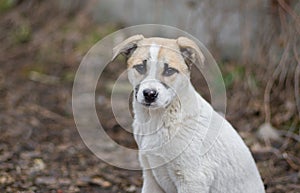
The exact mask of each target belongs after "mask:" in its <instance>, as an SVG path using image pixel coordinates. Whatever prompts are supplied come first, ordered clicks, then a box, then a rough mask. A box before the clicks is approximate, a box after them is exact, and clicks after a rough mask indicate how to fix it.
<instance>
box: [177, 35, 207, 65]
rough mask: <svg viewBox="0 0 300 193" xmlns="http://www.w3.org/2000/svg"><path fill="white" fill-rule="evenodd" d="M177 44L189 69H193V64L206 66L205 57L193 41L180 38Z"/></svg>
mask: <svg viewBox="0 0 300 193" xmlns="http://www.w3.org/2000/svg"><path fill="white" fill-rule="evenodd" d="M177 44H178V46H179V48H180V52H181V54H182V56H183V58H184V61H185V63H186V64H187V66H188V67H189V69H191V67H192V64H193V63H195V62H198V63H199V64H201V65H204V60H205V58H204V55H203V53H202V52H201V50H200V48H199V47H198V46H197V44H196V43H195V42H194V41H193V40H191V39H189V38H186V37H179V38H178V39H177Z"/></svg>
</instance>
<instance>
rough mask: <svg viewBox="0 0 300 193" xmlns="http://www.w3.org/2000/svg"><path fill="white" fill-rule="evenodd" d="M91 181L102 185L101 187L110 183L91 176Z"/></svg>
mask: <svg viewBox="0 0 300 193" xmlns="http://www.w3.org/2000/svg"><path fill="white" fill-rule="evenodd" d="M91 183H92V184H95V185H99V186H102V187H103V188H108V187H110V186H111V185H112V184H111V183H110V182H109V181H106V180H104V179H102V178H100V177H93V178H92V180H91Z"/></svg>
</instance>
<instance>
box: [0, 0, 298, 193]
mask: <svg viewBox="0 0 300 193" xmlns="http://www.w3.org/2000/svg"><path fill="white" fill-rule="evenodd" d="M148 23H156V24H164V25H170V26H174V27H178V28H179V29H182V30H185V31H187V32H189V33H190V34H192V35H194V36H195V37H196V38H198V39H199V40H200V41H201V42H203V43H204V45H205V46H206V47H207V48H208V49H209V51H210V52H211V54H212V55H213V57H214V58H215V59H216V61H217V63H218V65H219V67H220V69H221V72H222V75H223V78H224V81H225V86H226V91H227V99H228V101H227V114H226V118H227V119H228V120H229V121H230V122H231V123H232V124H233V126H234V127H235V128H236V129H237V130H238V132H239V133H240V135H241V136H242V138H243V139H244V141H245V142H246V144H247V145H248V147H249V148H250V150H251V151H252V153H253V155H254V158H255V160H256V163H257V166H258V168H259V170H260V173H261V175H262V178H263V180H264V183H265V186H266V190H267V192H268V193H283V192H284V193H296V192H300V143H299V142H300V136H299V134H300V133H299V132H300V97H299V95H300V91H299V88H300V85H299V83H300V80H299V79H300V2H299V0H252V1H242V0H226V1H218V0H184V1H182V0H154V1H146V0H128V1H122V0H86V1H84V0H52V1H45V0H26V1H25V0H0V191H1V192H100V193H102V192H103V193H106V192H107V193H111V192H112V193H114V192H116V193H117V192H139V191H140V187H141V184H142V178H141V172H140V171H128V170H123V169H118V168H115V167H112V166H110V165H108V164H106V163H104V162H102V161H101V160H100V159H98V158H97V157H96V156H95V155H94V154H93V153H91V152H90V151H89V149H88V148H87V147H86V146H85V145H84V143H83V142H82V140H81V138H80V136H79V134H78V132H77V130H76V127H75V124H74V120H73V115H72V104H71V99H72V95H71V94H72V84H73V79H74V77H75V73H76V70H77V68H78V66H79V64H80V62H81V60H82V58H83V56H84V55H85V54H86V53H87V52H88V50H89V49H90V48H91V47H92V46H93V45H94V44H95V43H96V42H98V41H99V40H101V39H102V38H103V37H105V36H106V35H108V34H110V33H112V32H114V31H116V30H119V29H122V28H124V27H127V26H131V25H137V24H148ZM124 69H125V64H124V61H119V60H117V61H116V62H114V63H111V64H110V65H108V66H107V68H106V69H105V73H104V74H103V76H101V80H99V82H101V84H99V85H98V86H97V94H96V101H97V111H98V114H99V119H100V120H101V122H102V123H103V127H104V129H105V130H106V131H107V133H108V134H109V136H111V138H113V139H114V140H115V141H116V142H118V143H119V144H121V145H124V146H126V147H131V148H136V144H135V142H134V140H133V138H132V136H131V134H130V133H129V132H127V131H125V130H123V129H122V128H121V127H120V125H119V124H118V123H117V122H116V120H115V119H114V116H113V114H112V110H111V104H110V93H111V87H112V86H111V85H112V83H113V82H114V80H116V78H117V77H118V76H119V75H120V73H121V72H122V71H123V70H124ZM192 77H193V82H194V84H195V86H196V87H197V88H198V89H199V91H200V93H201V94H202V95H203V96H204V97H206V98H207V99H208V100H209V93H208V91H207V89H205V88H204V87H205V82H203V80H202V79H201V77H200V75H199V74H197V73H194V72H193V74H192ZM201 80H202V81H201ZM120 159H122V158H120Z"/></svg>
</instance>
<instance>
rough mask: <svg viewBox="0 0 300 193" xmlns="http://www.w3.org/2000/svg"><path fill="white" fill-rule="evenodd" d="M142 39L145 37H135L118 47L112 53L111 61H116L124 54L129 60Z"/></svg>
mask: <svg viewBox="0 0 300 193" xmlns="http://www.w3.org/2000/svg"><path fill="white" fill-rule="evenodd" d="M142 39H144V36H143V35H134V36H131V37H130V38H127V39H126V40H124V41H123V42H121V43H120V44H118V45H116V46H115V47H114V48H113V51H112V59H111V61H113V60H114V59H116V57H118V55H119V54H123V55H125V56H126V57H127V58H128V57H129V56H130V55H131V54H132V53H133V52H134V51H135V49H136V48H137V43H138V42H139V41H141V40H142Z"/></svg>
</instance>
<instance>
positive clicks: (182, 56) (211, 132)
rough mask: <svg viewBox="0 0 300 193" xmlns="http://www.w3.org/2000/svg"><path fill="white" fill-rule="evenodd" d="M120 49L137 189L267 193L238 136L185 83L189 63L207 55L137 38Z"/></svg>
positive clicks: (180, 42) (182, 40)
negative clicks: (128, 90)
mask: <svg viewBox="0 0 300 193" xmlns="http://www.w3.org/2000/svg"><path fill="white" fill-rule="evenodd" d="M119 54H124V55H126V57H127V63H128V78H129V81H130V83H131V84H132V86H133V88H134V97H133V98H134V99H133V111H134V123H133V129H134V137H135V139H136V142H137V144H138V147H139V150H140V154H139V159H140V163H141V166H142V168H143V178H144V183H143V188H142V193H263V192H265V191H264V186H263V183H262V180H261V177H260V175H259V172H258V170H257V168H256V165H255V162H254V160H253V158H252V156H251V153H250V151H249V149H248V148H247V147H246V145H245V144H244V142H243V141H242V139H241V137H240V136H239V135H238V134H237V132H236V131H235V130H234V129H233V127H232V126H231V125H230V124H229V123H228V122H227V121H226V120H225V119H224V118H223V117H221V116H220V115H219V114H218V113H216V112H215V111H214V110H213V109H212V107H211V106H210V104H209V103H207V102H206V101H205V100H204V99H203V98H202V97H201V96H200V95H199V94H198V93H197V92H196V91H195V89H194V87H193V86H192V84H191V82H190V66H191V64H192V63H196V62H198V63H202V64H204V59H205V58H204V56H203V54H202V52H201V51H200V49H199V47H198V46H197V45H196V43H195V42H193V41H192V40H190V39H188V38H186V37H179V38H178V39H165V38H156V37H155V38H144V37H143V36H142V35H135V36H132V37H130V38H128V39H126V40H125V41H123V42H122V43H120V44H119V45H117V46H116V47H115V48H114V49H113V59H115V58H116V57H117V56H118V55H119ZM204 67H205V66H204Z"/></svg>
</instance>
